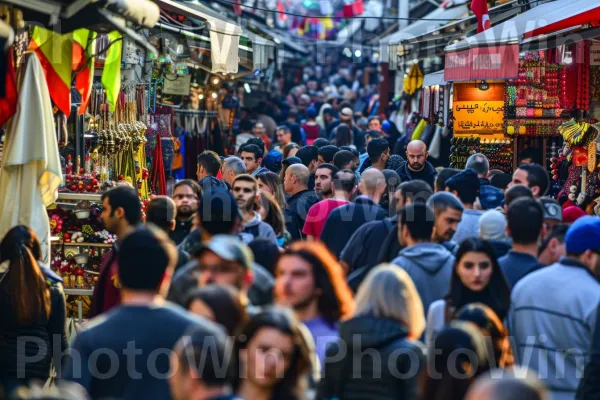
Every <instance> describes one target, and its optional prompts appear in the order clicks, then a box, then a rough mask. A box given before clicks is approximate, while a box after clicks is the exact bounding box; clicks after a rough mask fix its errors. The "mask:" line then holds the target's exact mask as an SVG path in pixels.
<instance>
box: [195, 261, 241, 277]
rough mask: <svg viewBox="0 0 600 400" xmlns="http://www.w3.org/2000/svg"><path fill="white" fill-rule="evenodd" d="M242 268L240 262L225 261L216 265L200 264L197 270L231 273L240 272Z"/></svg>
mask: <svg viewBox="0 0 600 400" xmlns="http://www.w3.org/2000/svg"><path fill="white" fill-rule="evenodd" d="M240 269H241V266H240V265H239V264H236V263H233V262H227V261H223V262H220V263H218V264H214V265H206V264H202V265H199V266H198V269H197V271H198V272H200V273H202V272H211V273H213V274H230V273H233V272H238V271H239V270H240Z"/></svg>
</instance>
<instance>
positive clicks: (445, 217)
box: [427, 192, 464, 255]
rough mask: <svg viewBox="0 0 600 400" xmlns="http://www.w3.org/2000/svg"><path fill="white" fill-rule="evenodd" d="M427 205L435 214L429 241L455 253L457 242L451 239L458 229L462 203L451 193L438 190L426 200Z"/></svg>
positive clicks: (462, 210)
mask: <svg viewBox="0 0 600 400" xmlns="http://www.w3.org/2000/svg"><path fill="white" fill-rule="evenodd" d="M427 206H428V207H430V208H431V209H432V210H433V212H434V214H435V222H434V225H433V235H431V241H432V242H433V243H439V244H441V245H442V246H444V247H445V248H446V250H448V251H449V252H450V253H452V255H455V254H456V251H457V250H458V244H457V243H456V242H454V241H453V240H452V239H453V237H454V234H455V233H456V231H457V230H458V225H459V224H460V221H461V219H462V215H463V212H464V207H463V205H462V203H461V202H460V200H459V199H458V197H456V196H455V195H453V194H452V193H448V192H438V193H436V194H434V195H433V196H431V197H430V198H429V200H427Z"/></svg>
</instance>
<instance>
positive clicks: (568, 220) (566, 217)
mask: <svg viewBox="0 0 600 400" xmlns="http://www.w3.org/2000/svg"><path fill="white" fill-rule="evenodd" d="M584 215H585V212H584V211H583V210H582V209H581V208H579V207H577V206H569V207H567V208H565V209H564V210H563V212H562V216H563V221H564V223H565V224H572V223H573V222H575V221H576V220H578V219H579V218H581V217H583V216H584Z"/></svg>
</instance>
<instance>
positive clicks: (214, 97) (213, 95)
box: [211, 92, 219, 99]
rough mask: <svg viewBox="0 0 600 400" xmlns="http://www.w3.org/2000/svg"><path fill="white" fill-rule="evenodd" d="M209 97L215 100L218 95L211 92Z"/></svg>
mask: <svg viewBox="0 0 600 400" xmlns="http://www.w3.org/2000/svg"><path fill="white" fill-rule="evenodd" d="M211 97H212V98H213V99H216V98H217V97H219V95H218V94H217V92H212V94H211Z"/></svg>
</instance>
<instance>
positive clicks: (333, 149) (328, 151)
mask: <svg viewBox="0 0 600 400" xmlns="http://www.w3.org/2000/svg"><path fill="white" fill-rule="evenodd" d="M338 151H340V148H339V147H337V146H333V145H327V146H323V147H321V148H320V149H319V158H318V162H317V164H318V165H321V164H333V157H335V155H336V153H337V152H338Z"/></svg>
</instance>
